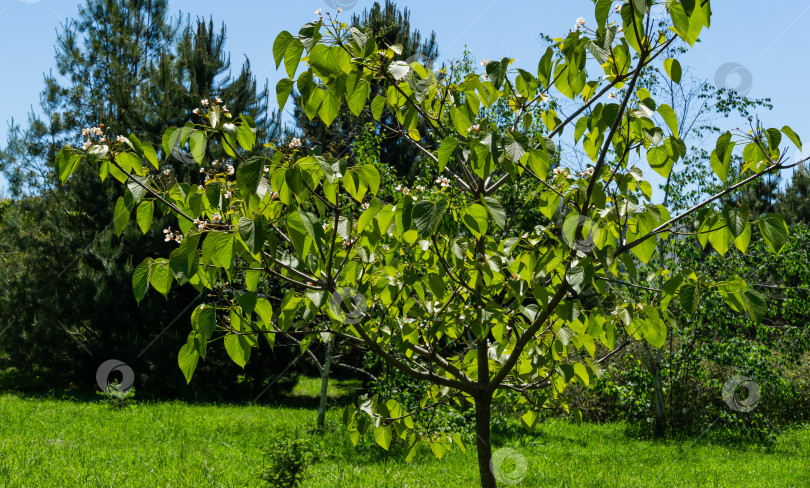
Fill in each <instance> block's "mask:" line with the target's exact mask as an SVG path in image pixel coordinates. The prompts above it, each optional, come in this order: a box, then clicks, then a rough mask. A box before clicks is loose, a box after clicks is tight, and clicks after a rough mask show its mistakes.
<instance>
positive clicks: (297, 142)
mask: <svg viewBox="0 0 810 488" xmlns="http://www.w3.org/2000/svg"><path fill="white" fill-rule="evenodd" d="M289 146H290V149H295V148H297V147H301V139H299V138H297V137H293V138H292V140H291V141H290V144H289Z"/></svg>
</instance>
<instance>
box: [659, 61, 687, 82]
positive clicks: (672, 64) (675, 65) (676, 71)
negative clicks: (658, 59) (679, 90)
mask: <svg viewBox="0 0 810 488" xmlns="http://www.w3.org/2000/svg"><path fill="white" fill-rule="evenodd" d="M664 69H665V70H666V72H667V75H669V78H670V79H671V80H672V81H674V82H675V83H678V84H680V82H681V75H682V73H683V72H682V71H681V63H679V62H678V60H677V59H675V58H669V59H665V60H664Z"/></svg>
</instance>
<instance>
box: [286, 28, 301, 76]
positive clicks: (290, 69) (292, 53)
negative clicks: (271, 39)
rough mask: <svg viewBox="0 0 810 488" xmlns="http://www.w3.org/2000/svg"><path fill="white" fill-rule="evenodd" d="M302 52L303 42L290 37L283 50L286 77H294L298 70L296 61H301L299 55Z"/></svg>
mask: <svg viewBox="0 0 810 488" xmlns="http://www.w3.org/2000/svg"><path fill="white" fill-rule="evenodd" d="M303 53H304V44H303V43H302V42H301V41H299V40H298V39H295V38H292V40H290V44H289V45H288V46H287V50H286V51H285V52H284V67H285V68H286V69H287V77H288V78H290V79H292V78H295V72H296V71H297V70H298V63H300V62H301V55H302V54H303Z"/></svg>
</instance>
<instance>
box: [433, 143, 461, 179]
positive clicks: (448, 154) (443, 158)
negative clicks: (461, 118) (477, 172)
mask: <svg viewBox="0 0 810 488" xmlns="http://www.w3.org/2000/svg"><path fill="white" fill-rule="evenodd" d="M457 146H458V141H457V140H456V139H455V138H453V137H445V138H444V140H443V141H442V145H441V146H439V154H438V158H439V172H442V171H444V168H445V167H446V166H447V163H448V162H449V161H450V158H452V157H453V151H455V150H456V147H457Z"/></svg>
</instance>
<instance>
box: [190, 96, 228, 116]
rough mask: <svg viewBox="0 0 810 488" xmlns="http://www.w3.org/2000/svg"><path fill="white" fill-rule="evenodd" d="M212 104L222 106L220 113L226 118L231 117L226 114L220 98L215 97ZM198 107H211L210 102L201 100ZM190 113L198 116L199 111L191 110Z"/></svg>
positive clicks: (226, 109) (204, 99) (205, 99)
mask: <svg viewBox="0 0 810 488" xmlns="http://www.w3.org/2000/svg"><path fill="white" fill-rule="evenodd" d="M213 103H214V105H222V113H223V114H225V117H228V118H230V117H231V114H230V113H229V112H228V107H227V106H225V105H223V104H222V99H221V98H219V97H215V98H214V101H213ZM200 105H202V106H203V107H207V106H209V105H211V100H209V99H207V98H203V99H202V100H200ZM191 113H193V114H194V115H200V109H199V108H194V110H192V111H191Z"/></svg>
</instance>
